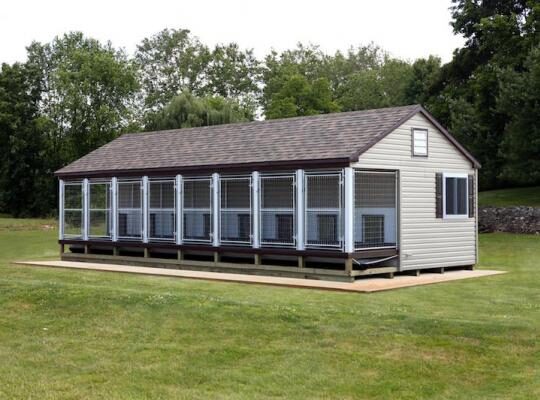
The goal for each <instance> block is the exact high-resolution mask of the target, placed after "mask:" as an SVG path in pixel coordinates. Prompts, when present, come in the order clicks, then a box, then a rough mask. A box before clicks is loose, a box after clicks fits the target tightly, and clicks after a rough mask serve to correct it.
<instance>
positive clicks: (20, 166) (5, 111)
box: [0, 64, 55, 217]
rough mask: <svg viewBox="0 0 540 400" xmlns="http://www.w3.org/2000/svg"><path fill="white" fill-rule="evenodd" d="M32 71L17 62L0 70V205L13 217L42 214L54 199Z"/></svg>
mask: <svg viewBox="0 0 540 400" xmlns="http://www.w3.org/2000/svg"><path fill="white" fill-rule="evenodd" d="M34 73H35V71H32V70H30V69H29V68H27V67H26V66H24V65H21V64H14V65H12V66H9V65H7V64H3V65H2V68H1V70H0V153H1V154H2V157H1V158H0V208H1V209H3V210H4V211H6V212H9V213H10V214H12V215H14V216H16V217H28V216H38V215H43V214H46V213H48V212H50V210H51V209H52V208H54V201H55V200H54V199H55V196H54V188H55V181H54V180H53V177H52V171H51V170H50V169H49V168H48V150H49V147H48V141H47V136H46V131H47V122H46V121H45V120H44V119H43V118H42V117H40V116H39V113H38V103H39V92H36V91H34V90H32V84H33V79H34V78H33V76H32V75H33V74H34Z"/></svg>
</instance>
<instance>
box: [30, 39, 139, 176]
mask: <svg viewBox="0 0 540 400" xmlns="http://www.w3.org/2000/svg"><path fill="white" fill-rule="evenodd" d="M27 65H28V67H29V68H32V69H33V70H35V71H37V72H38V75H37V76H38V77H37V79H36V81H35V90H38V91H40V92H41V100H40V104H39V111H40V113H41V114H42V115H43V116H44V117H46V118H47V119H48V120H50V121H51V122H52V124H53V129H52V130H51V133H50V134H51V138H50V139H51V140H50V141H51V144H52V149H51V151H52V153H53V154H52V156H53V165H54V167H55V168H56V167H60V166H61V165H63V164H65V163H67V162H70V161H72V160H75V159H77V158H79V157H82V156H83V155H85V154H87V153H88V152H90V151H92V150H94V149H95V148H97V147H99V146H101V145H103V144H105V143H107V142H109V141H110V140H112V139H113V138H115V137H116V136H117V135H118V134H119V133H121V132H122V131H123V129H124V127H126V126H128V125H129V124H130V123H131V122H132V115H131V106H132V102H133V98H134V95H135V93H136V91H137V88H138V83H137V77H136V74H135V68H134V67H133V65H132V64H131V63H130V62H129V61H128V60H127V57H126V55H125V54H124V53H123V52H121V51H117V50H115V49H114V48H113V47H112V46H111V45H110V44H109V43H108V44H106V45H102V44H101V43H100V42H98V41H97V40H94V39H90V38H85V37H84V36H83V35H82V33H80V32H74V33H69V34H66V35H64V36H63V37H57V38H55V39H54V40H53V41H52V42H51V43H47V44H41V43H37V42H34V43H32V45H31V46H30V47H29V48H28V62H27Z"/></svg>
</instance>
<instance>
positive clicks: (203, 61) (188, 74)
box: [135, 29, 212, 111]
mask: <svg viewBox="0 0 540 400" xmlns="http://www.w3.org/2000/svg"><path fill="white" fill-rule="evenodd" d="M211 58H212V55H211V51H210V49H209V48H208V46H206V45H204V44H203V43H201V42H200V41H199V39H197V38H196V37H193V36H192V35H191V33H190V31H189V30H187V29H164V30H162V31H161V32H159V33H157V34H155V35H153V36H152V37H150V38H145V39H143V41H142V42H141V44H140V45H139V46H137V51H136V53H135V62H136V63H137V65H138V67H139V80H140V83H141V87H142V90H143V97H144V100H143V101H144V110H145V111H157V110H159V109H160V108H162V107H164V106H165V105H166V104H168V103H169V101H171V99H172V98H173V97H174V96H177V95H179V94H180V93H181V92H182V91H186V90H187V91H190V92H192V93H198V94H200V92H201V91H203V88H204V86H205V80H206V79H205V78H206V71H207V69H208V65H209V64H210V61H211Z"/></svg>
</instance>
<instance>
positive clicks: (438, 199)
mask: <svg viewBox="0 0 540 400" xmlns="http://www.w3.org/2000/svg"><path fill="white" fill-rule="evenodd" d="M442 185H443V174H441V173H436V174H435V218H442V217H443V198H442V196H443V186H442Z"/></svg>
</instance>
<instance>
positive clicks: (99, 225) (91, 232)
mask: <svg viewBox="0 0 540 400" xmlns="http://www.w3.org/2000/svg"><path fill="white" fill-rule="evenodd" d="M88 190H89V193H88V204H89V210H88V237H89V238H104V239H110V238H111V228H112V219H111V183H110V182H90V183H89V184H88Z"/></svg>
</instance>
